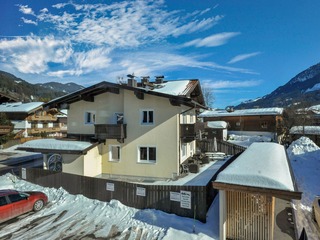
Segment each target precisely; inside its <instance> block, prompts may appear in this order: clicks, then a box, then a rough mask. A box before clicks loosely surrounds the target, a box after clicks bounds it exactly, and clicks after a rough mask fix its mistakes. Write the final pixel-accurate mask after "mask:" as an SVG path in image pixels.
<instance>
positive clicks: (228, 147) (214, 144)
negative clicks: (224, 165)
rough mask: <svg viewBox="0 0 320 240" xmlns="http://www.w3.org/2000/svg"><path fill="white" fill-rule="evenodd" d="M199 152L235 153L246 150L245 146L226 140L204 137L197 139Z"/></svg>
mask: <svg viewBox="0 0 320 240" xmlns="http://www.w3.org/2000/svg"><path fill="white" fill-rule="evenodd" d="M197 144H198V147H199V148H200V150H201V152H224V153H225V154H227V155H236V154H238V153H240V152H243V151H244V150H246V148H245V147H243V146H239V145H235V144H232V143H229V142H226V141H222V140H216V141H214V139H206V140H200V141H197Z"/></svg>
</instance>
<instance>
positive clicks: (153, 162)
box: [137, 146, 157, 164]
mask: <svg viewBox="0 0 320 240" xmlns="http://www.w3.org/2000/svg"><path fill="white" fill-rule="evenodd" d="M141 148H147V159H146V160H145V159H141V158H140V156H141V154H140V152H141ZM150 148H155V150H156V156H155V157H156V159H155V160H150V159H149V157H150V154H149V149H150ZM137 157H138V158H137V159H138V163H147V164H155V163H157V147H156V146H138V156H137Z"/></svg>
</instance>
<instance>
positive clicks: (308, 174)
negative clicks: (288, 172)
mask: <svg viewBox="0 0 320 240" xmlns="http://www.w3.org/2000/svg"><path fill="white" fill-rule="evenodd" d="M287 153H288V157H289V159H290V162H291V166H292V169H293V172H294V175H295V178H296V182H297V185H298V189H299V191H301V192H303V193H302V199H301V201H293V207H294V209H295V212H296V225H297V228H298V232H299V233H300V232H301V231H302V228H303V227H305V228H306V231H307V235H308V238H309V239H320V230H319V228H318V227H317V226H316V225H315V224H314V222H313V220H312V215H311V209H312V202H313V199H314V197H315V196H316V195H320V148H319V147H318V146H317V145H316V144H315V143H314V142H313V141H312V140H310V139H309V138H307V137H301V138H300V139H298V140H296V141H294V142H293V143H291V144H290V146H289V147H288V149H287Z"/></svg>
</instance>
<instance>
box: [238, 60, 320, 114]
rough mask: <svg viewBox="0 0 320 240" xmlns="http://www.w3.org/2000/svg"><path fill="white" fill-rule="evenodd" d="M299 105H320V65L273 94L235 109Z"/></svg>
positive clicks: (247, 102) (314, 66) (301, 74)
mask: <svg viewBox="0 0 320 240" xmlns="http://www.w3.org/2000/svg"><path fill="white" fill-rule="evenodd" d="M297 103H303V104H304V105H305V106H311V105H317V104H320V63H318V64H315V65H313V66H311V67H309V68H308V69H306V70H304V71H302V72H301V73H299V74H298V75H296V76H295V77H294V78H292V79H291V80H290V81H289V82H287V83H286V84H285V85H283V86H281V87H278V88H277V89H276V90H274V91H273V92H272V93H270V94H268V95H266V96H264V97H262V98H257V99H255V100H249V101H246V102H242V103H241V104H239V105H238V106H236V107H235V108H237V109H241V108H255V107H287V106H290V105H292V104H297Z"/></svg>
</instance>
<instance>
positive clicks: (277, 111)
mask: <svg viewBox="0 0 320 240" xmlns="http://www.w3.org/2000/svg"><path fill="white" fill-rule="evenodd" d="M282 112H283V108H277V107H274V108H254V109H241V110H234V111H233V112H228V111H226V110H219V109H215V110H211V111H209V110H206V111H204V112H203V113H201V114H200V115H199V117H227V116H255V115H281V114H282Z"/></svg>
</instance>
